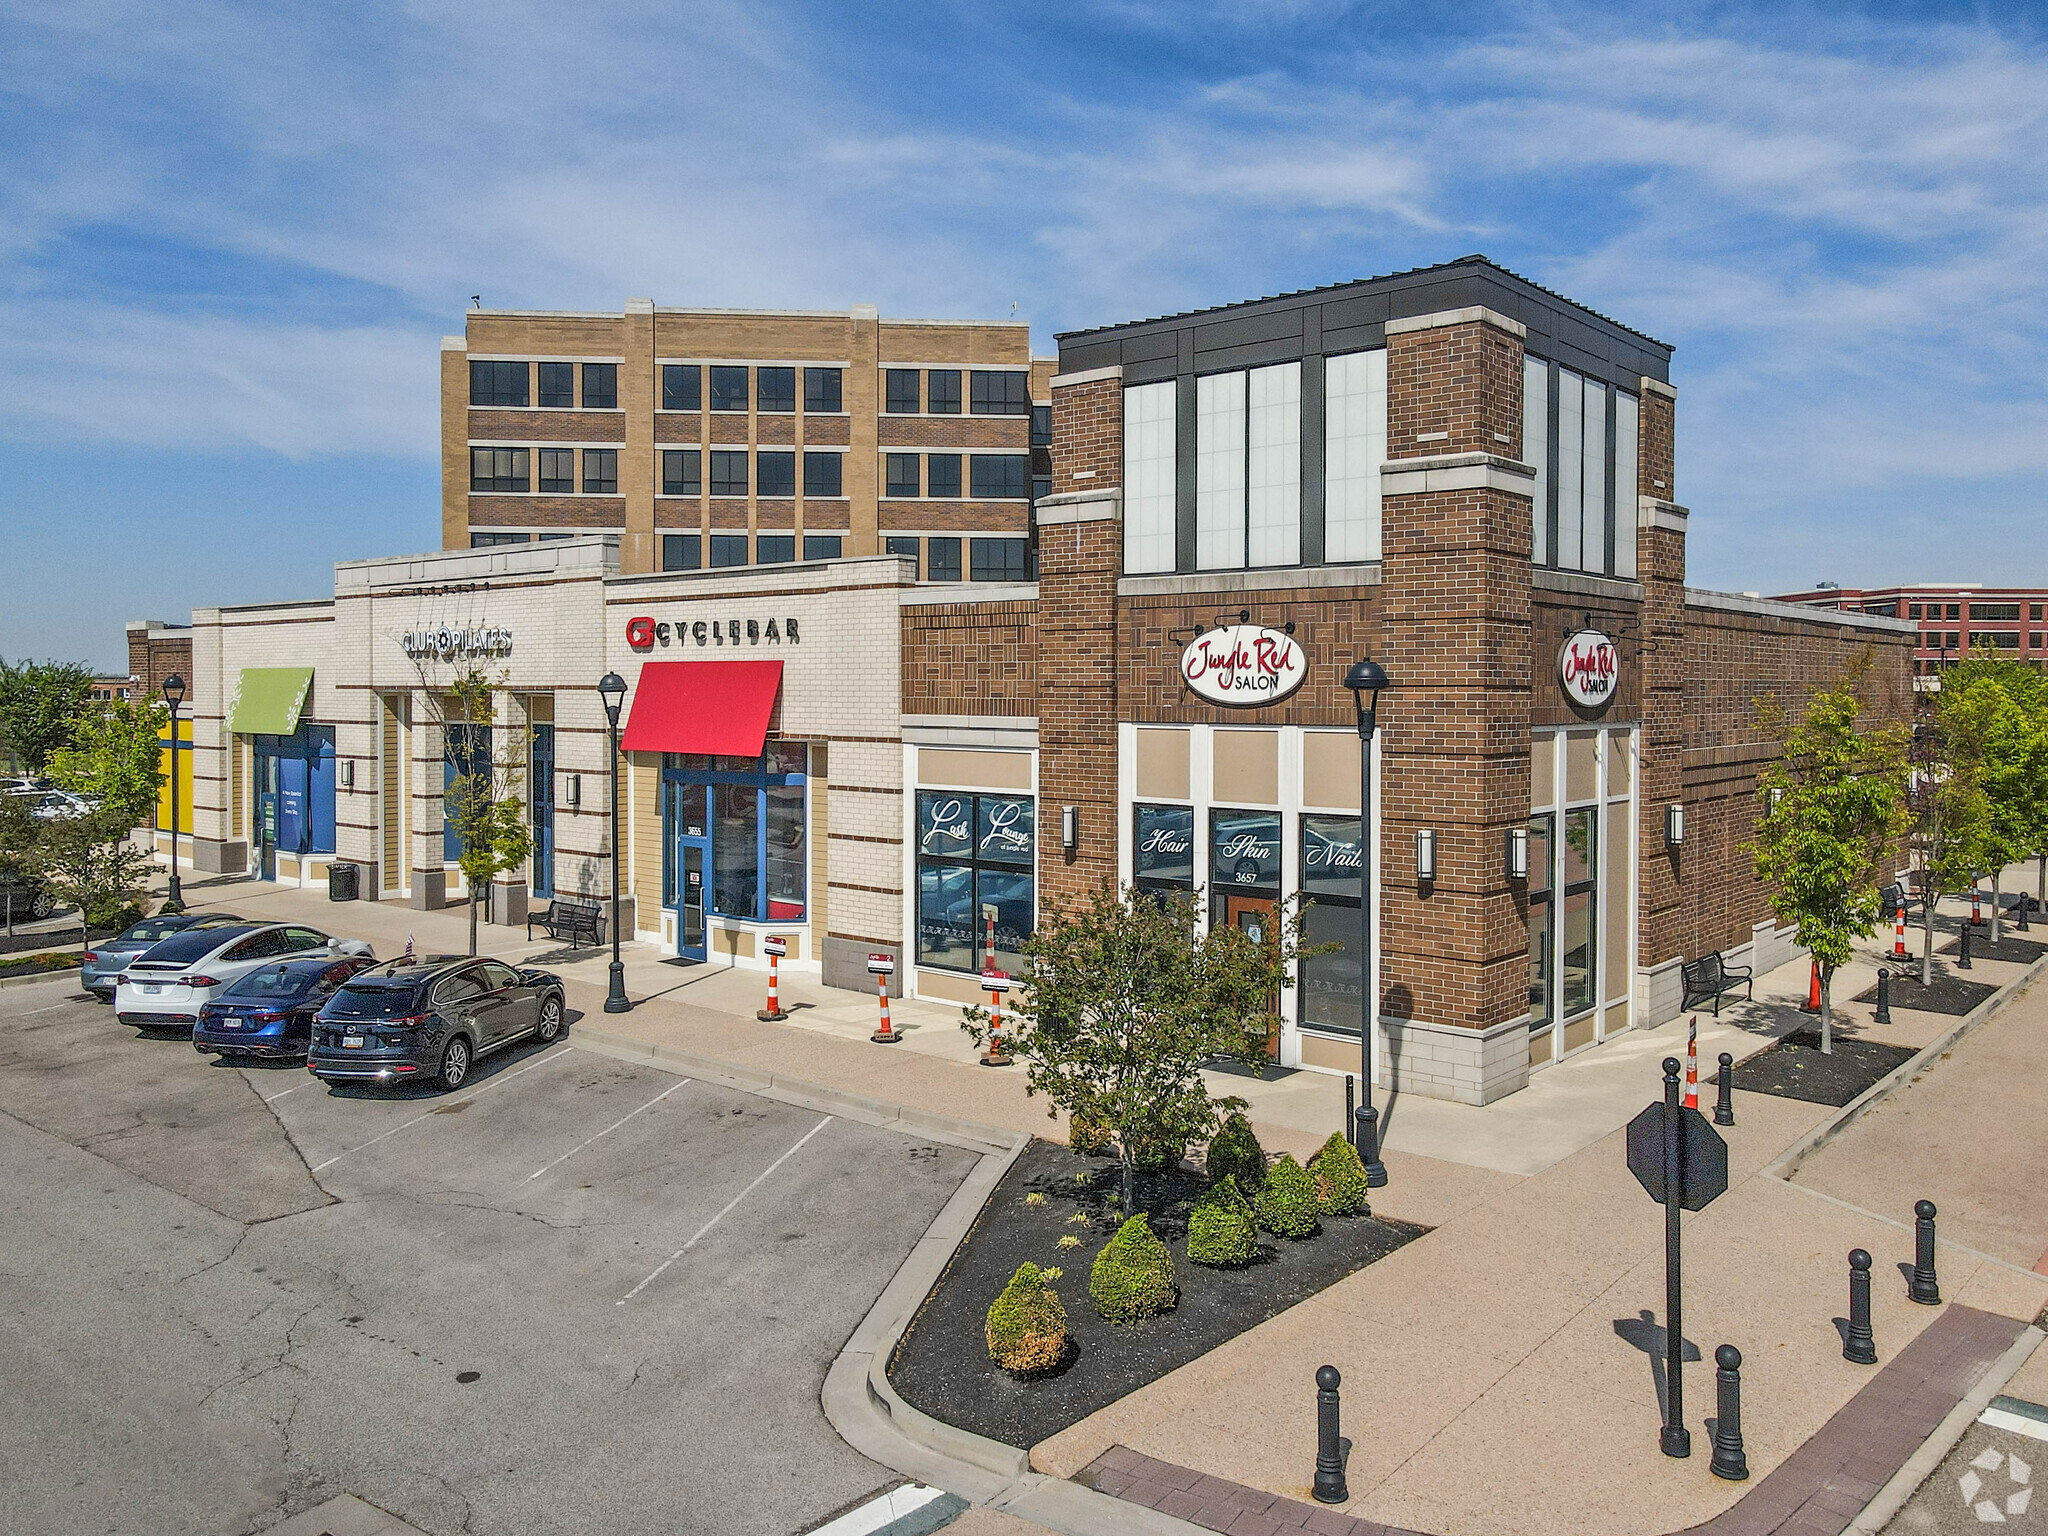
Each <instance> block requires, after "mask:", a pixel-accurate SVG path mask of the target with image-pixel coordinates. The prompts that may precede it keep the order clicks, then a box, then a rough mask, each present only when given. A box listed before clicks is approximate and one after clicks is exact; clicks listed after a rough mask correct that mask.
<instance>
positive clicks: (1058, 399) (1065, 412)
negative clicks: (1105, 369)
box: [1052, 378, 1124, 496]
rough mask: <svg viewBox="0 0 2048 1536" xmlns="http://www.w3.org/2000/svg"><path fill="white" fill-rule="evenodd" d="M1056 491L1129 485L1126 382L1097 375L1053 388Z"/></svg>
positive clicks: (1059, 493)
mask: <svg viewBox="0 0 2048 1536" xmlns="http://www.w3.org/2000/svg"><path fill="white" fill-rule="evenodd" d="M1052 440H1053V455H1052V489H1053V494H1054V495H1056V496H1057V495H1063V494H1065V493H1066V492H1068V491H1087V490H1100V489H1102V488H1103V487H1105V486H1112V485H1116V486H1120V485H1122V484H1123V483H1124V386H1123V380H1122V379H1120V378H1116V379H1091V380H1090V381H1089V382H1088V383H1086V384H1064V385H1061V386H1060V387H1059V388H1058V389H1055V390H1054V391H1053V392H1052Z"/></svg>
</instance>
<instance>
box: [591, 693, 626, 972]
mask: <svg viewBox="0 0 2048 1536" xmlns="http://www.w3.org/2000/svg"><path fill="white" fill-rule="evenodd" d="M597 696H598V698H599V699H601V700H603V702H604V719H605V735H606V739H607V740H608V741H609V742H610V744H611V765H610V774H609V777H610V780H611V801H612V847H611V852H612V857H611V865H612V914H611V930H612V964H611V977H610V985H609V986H608V987H607V988H606V991H605V998H604V1011H605V1012H606V1013H630V1012H631V1011H632V1008H633V1003H632V999H630V998H628V997H627V996H626V964H625V961H623V960H621V959H620V958H619V942H620V941H619V708H620V706H621V705H623V704H624V703H625V702H626V680H625V679H624V678H623V677H621V676H619V674H618V673H616V672H607V673H605V675H604V676H603V677H601V678H599V679H598V683H597Z"/></svg>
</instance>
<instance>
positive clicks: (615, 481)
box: [583, 448, 619, 496]
mask: <svg viewBox="0 0 2048 1536" xmlns="http://www.w3.org/2000/svg"><path fill="white" fill-rule="evenodd" d="M618 493H619V450H618V449H616V448H586V449H584V450H583V494H584V495H586V496H616V495H618Z"/></svg>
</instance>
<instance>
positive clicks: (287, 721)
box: [228, 667, 313, 736]
mask: <svg viewBox="0 0 2048 1536" xmlns="http://www.w3.org/2000/svg"><path fill="white" fill-rule="evenodd" d="M312 687H313V669H312V668H311V667H244V668H242V680H241V682H239V683H238V684H236V685H235V701H234V703H233V704H232V705H231V706H229V709H228V729H229V730H231V731H234V732H236V733H237V734H239V735H244V736H289V735H291V733H292V732H294V731H296V730H297V729H298V728H299V714H300V712H301V711H302V710H304V709H305V707H306V695H307V694H308V693H309V692H311V691H312Z"/></svg>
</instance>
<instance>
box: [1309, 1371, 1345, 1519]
mask: <svg viewBox="0 0 2048 1536" xmlns="http://www.w3.org/2000/svg"><path fill="white" fill-rule="evenodd" d="M1343 1380H1344V1378H1343V1377H1342V1376H1341V1375H1339V1374H1338V1371H1337V1367H1335V1366H1334V1365H1326V1366H1324V1367H1323V1368H1322V1369H1321V1370H1319V1371H1317V1372H1316V1482H1315V1489H1314V1493H1315V1496H1316V1502H1317V1503H1319V1504H1342V1503H1343V1502H1344V1501H1345V1500H1346V1499H1348V1498H1350V1497H1351V1490H1350V1489H1349V1488H1347V1487H1345V1486H1344V1451H1343V1447H1342V1445H1341V1443H1340V1442H1339V1441H1338V1439H1337V1388H1338V1386H1339V1385H1340V1384H1341V1383H1342V1382H1343Z"/></svg>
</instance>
